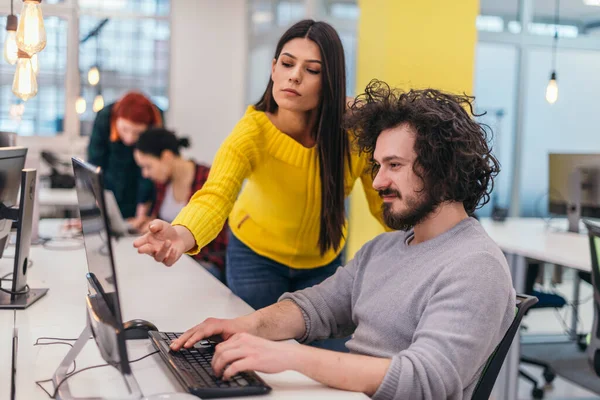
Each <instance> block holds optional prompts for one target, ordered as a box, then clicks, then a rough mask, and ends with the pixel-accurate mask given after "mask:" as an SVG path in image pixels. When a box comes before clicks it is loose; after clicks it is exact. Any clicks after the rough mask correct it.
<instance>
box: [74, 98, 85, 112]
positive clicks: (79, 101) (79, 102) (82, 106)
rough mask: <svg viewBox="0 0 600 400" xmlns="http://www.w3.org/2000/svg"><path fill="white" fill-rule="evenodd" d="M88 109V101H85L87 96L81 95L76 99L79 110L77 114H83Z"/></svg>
mask: <svg viewBox="0 0 600 400" xmlns="http://www.w3.org/2000/svg"><path fill="white" fill-rule="evenodd" d="M86 109H87V103H86V101H85V98H84V97H83V95H80V96H79V97H78V98H77V100H76V101H75V111H76V112H77V114H79V115H81V114H83V113H84V112H85V110H86Z"/></svg>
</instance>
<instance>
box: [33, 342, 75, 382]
mask: <svg viewBox="0 0 600 400" xmlns="http://www.w3.org/2000/svg"><path fill="white" fill-rule="evenodd" d="M39 340H40V339H38V340H36V342H35V343H34V344H33V345H34V346H50V345H53V344H64V345H67V346H69V347H70V348H73V345H72V344H71V343H66V342H49V343H39ZM76 369H77V362H76V361H75V360H73V370H72V371H71V372H67V375H71V374H72V373H73V372H75V370H76Z"/></svg>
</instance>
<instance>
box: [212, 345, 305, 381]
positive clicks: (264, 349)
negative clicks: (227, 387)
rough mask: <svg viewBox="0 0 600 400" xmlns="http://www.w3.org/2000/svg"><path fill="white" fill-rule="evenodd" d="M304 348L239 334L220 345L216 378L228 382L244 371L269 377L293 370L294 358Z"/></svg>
mask: <svg viewBox="0 0 600 400" xmlns="http://www.w3.org/2000/svg"><path fill="white" fill-rule="evenodd" d="M300 348H301V346H298V345H295V344H292V343H286V342H274V341H271V340H267V339H263V338H259V337H257V336H253V335H251V334H249V333H236V334H235V335H233V336H232V337H231V338H229V340H227V341H225V342H222V343H219V344H218V345H217V347H216V348H215V354H214V355H213V360H212V368H213V371H214V372H215V374H216V375H217V376H221V375H222V376H223V379H225V380H227V379H229V378H231V377H232V376H233V375H235V374H237V373H240V372H243V371H258V372H265V373H269V374H275V373H277V372H283V371H287V370H290V369H294V365H293V363H294V362H295V361H296V360H297V358H298V357H296V356H295V355H294V354H295V352H297V351H299V350H300Z"/></svg>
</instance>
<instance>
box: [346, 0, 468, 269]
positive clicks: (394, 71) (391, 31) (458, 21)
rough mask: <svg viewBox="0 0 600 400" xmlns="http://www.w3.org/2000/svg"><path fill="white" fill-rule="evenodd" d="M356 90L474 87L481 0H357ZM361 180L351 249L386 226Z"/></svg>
mask: <svg viewBox="0 0 600 400" xmlns="http://www.w3.org/2000/svg"><path fill="white" fill-rule="evenodd" d="M359 6H360V18H359V25H358V56H357V85H356V92H357V93H360V92H361V91H362V89H364V87H365V86H366V84H367V83H368V82H369V81H370V80H371V79H373V78H379V79H383V80H385V81H387V82H388V83H390V84H391V85H394V86H401V87H403V88H422V87H434V88H438V89H444V90H448V91H453V92H467V93H472V88H473V68H474V58H475V43H476V40H477V32H476V30H475V18H476V16H477V14H478V12H479V2H478V1H477V0H463V1H460V2H456V1H444V0H428V1H414V0H362V1H359ZM362 191H363V189H362V186H361V185H360V184H359V183H357V185H356V186H355V189H354V192H353V194H352V200H351V205H350V232H349V241H348V246H347V255H348V257H352V256H353V255H354V253H355V252H356V251H357V250H358V249H359V248H360V246H362V245H363V243H365V242H366V241H367V240H369V239H371V238H372V237H374V236H375V235H377V234H378V233H380V232H382V228H381V226H380V225H379V224H378V223H377V222H376V220H375V219H374V218H373V217H371V215H370V213H369V211H368V208H367V204H366V199H365V197H364V194H363V193H362Z"/></svg>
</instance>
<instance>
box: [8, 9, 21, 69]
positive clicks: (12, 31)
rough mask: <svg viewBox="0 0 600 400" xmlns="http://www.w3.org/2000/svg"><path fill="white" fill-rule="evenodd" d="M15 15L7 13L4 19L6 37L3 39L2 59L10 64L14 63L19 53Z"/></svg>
mask: <svg viewBox="0 0 600 400" xmlns="http://www.w3.org/2000/svg"><path fill="white" fill-rule="evenodd" d="M17 25H18V21H17V16H16V15H9V16H8V17H7V19H6V39H4V59H5V60H6V62H7V63H9V64H10V65H15V64H16V63H17V59H18V58H19V55H18V54H17V53H18V51H19V48H18V47H17Z"/></svg>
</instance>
